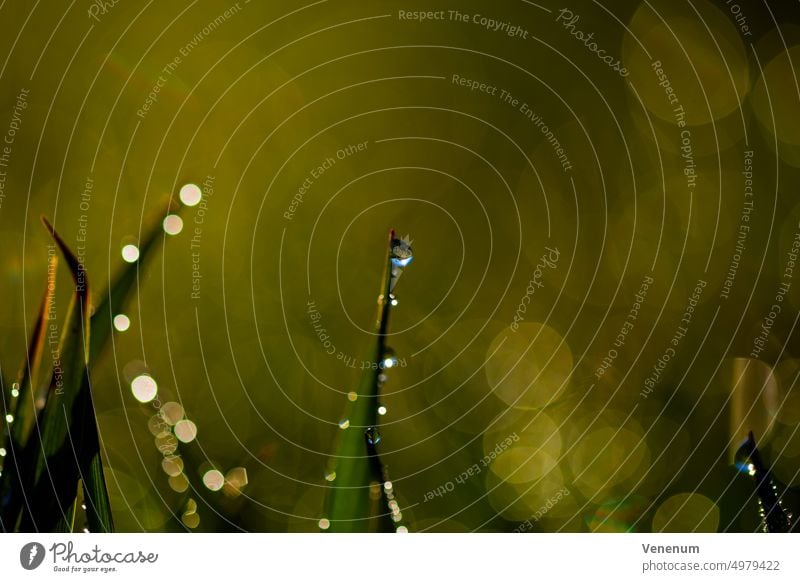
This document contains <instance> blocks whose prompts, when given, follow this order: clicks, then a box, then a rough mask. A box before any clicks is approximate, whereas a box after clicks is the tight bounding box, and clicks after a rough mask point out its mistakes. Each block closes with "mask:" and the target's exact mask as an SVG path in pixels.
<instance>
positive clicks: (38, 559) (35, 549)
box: [19, 542, 45, 570]
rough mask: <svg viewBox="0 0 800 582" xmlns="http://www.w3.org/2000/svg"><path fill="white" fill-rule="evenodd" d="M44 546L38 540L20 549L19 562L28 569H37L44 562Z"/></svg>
mask: <svg viewBox="0 0 800 582" xmlns="http://www.w3.org/2000/svg"><path fill="white" fill-rule="evenodd" d="M44 555H45V551H44V546H43V545H42V544H40V543H38V542H30V543H28V544H25V545H24V546H22V549H21V550H20V551H19V563H20V564H22V567H23V568H25V569H26V570H35V569H36V568H38V567H39V566H41V565H42V562H44Z"/></svg>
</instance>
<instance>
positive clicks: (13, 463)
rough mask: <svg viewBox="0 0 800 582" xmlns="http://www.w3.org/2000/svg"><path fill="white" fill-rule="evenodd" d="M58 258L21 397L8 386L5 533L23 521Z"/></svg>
mask: <svg viewBox="0 0 800 582" xmlns="http://www.w3.org/2000/svg"><path fill="white" fill-rule="evenodd" d="M57 266H58V258H57V257H56V256H55V255H53V256H51V257H50V259H49V261H48V272H47V285H46V286H45V292H44V296H43V297H42V302H41V305H40V306H39V312H38V315H37V317H36V324H35V326H34V328H33V334H32V335H31V338H30V341H29V344H28V351H27V353H26V354H25V359H24V360H23V362H22V365H21V366H20V370H19V372H18V374H17V377H16V380H15V385H16V387H17V389H18V390H19V395H18V396H17V398H14V399H12V398H11V396H10V395H11V386H9V385H8V384H5V385H4V392H3V417H5V416H6V415H7V414H12V415H13V416H14V422H13V423H12V424H11V425H7V424H6V425H5V427H4V431H3V438H4V441H5V445H4V448H5V449H6V457H5V459H4V463H3V475H2V477H0V522H2V529H3V530H4V531H11V530H13V529H14V528H15V527H16V524H17V523H18V521H19V514H20V511H21V510H22V505H23V503H24V492H23V489H22V481H21V477H20V468H21V463H22V458H21V454H22V450H23V449H24V446H25V443H26V442H27V440H28V435H29V434H30V431H31V428H32V426H33V423H34V420H35V418H36V398H37V396H38V393H37V388H38V386H37V385H36V384H35V383H34V382H35V379H36V378H38V371H39V368H40V367H41V363H42V354H43V352H44V345H45V338H46V336H47V327H48V321H49V319H50V313H51V308H52V305H53V301H54V297H55V283H56V281H55V276H56V268H57Z"/></svg>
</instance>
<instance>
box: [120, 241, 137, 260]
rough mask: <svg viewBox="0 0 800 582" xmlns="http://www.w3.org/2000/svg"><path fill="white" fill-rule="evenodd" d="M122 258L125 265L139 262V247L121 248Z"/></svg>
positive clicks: (126, 246) (127, 246)
mask: <svg viewBox="0 0 800 582" xmlns="http://www.w3.org/2000/svg"><path fill="white" fill-rule="evenodd" d="M122 258H123V259H124V260H125V262H126V263H135V262H136V261H138V260H139V247H137V246H136V245H125V246H124V247H122Z"/></svg>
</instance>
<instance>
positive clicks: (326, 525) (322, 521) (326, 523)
mask: <svg viewBox="0 0 800 582" xmlns="http://www.w3.org/2000/svg"><path fill="white" fill-rule="evenodd" d="M317 525H318V526H319V529H328V528H329V527H331V522H330V521H328V520H327V519H325V518H324V517H323V518H322V519H320V520H319V523H318V524H317Z"/></svg>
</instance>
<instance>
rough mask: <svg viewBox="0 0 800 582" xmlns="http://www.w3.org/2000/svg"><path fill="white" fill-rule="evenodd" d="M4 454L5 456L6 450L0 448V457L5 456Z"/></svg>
mask: <svg viewBox="0 0 800 582" xmlns="http://www.w3.org/2000/svg"><path fill="white" fill-rule="evenodd" d="M5 456H6V450H5V449H1V448H0V457H5Z"/></svg>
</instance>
